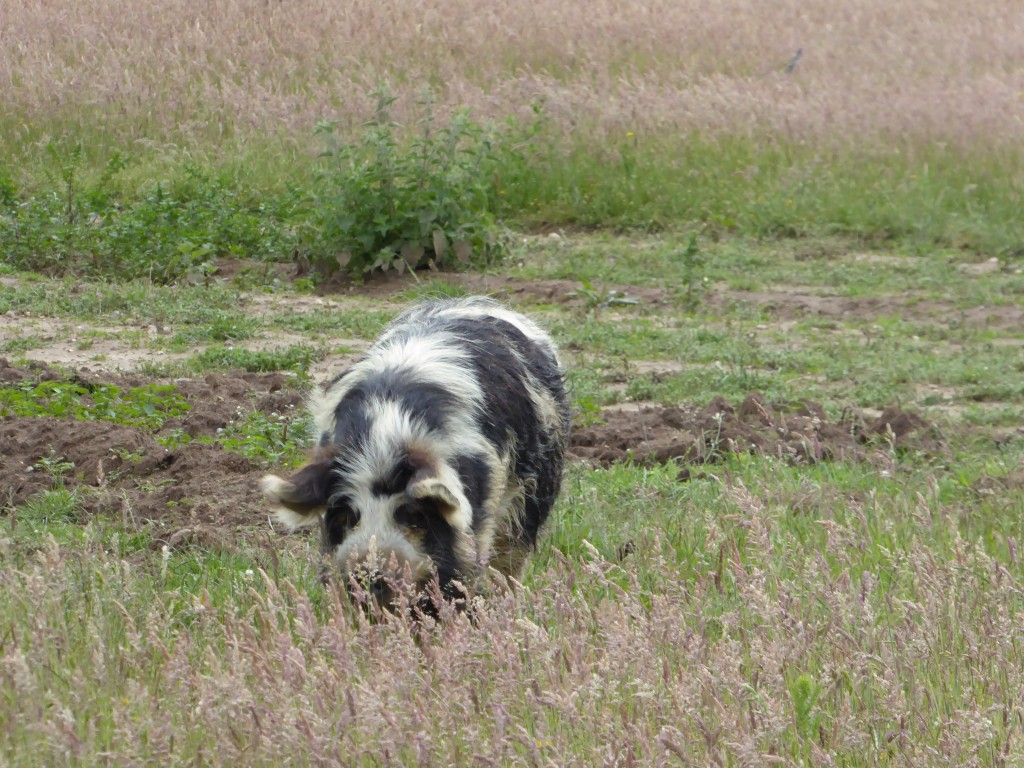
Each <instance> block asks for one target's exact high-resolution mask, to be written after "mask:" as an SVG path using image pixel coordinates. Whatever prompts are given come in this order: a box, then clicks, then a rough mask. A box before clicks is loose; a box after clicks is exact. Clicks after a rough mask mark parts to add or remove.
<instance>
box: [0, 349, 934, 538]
mask: <svg viewBox="0 0 1024 768" xmlns="http://www.w3.org/2000/svg"><path fill="white" fill-rule="evenodd" d="M57 376H58V373H57V372H55V371H54V370H52V369H50V368H47V367H46V366H43V365H33V366H31V367H18V366H12V365H9V364H8V363H7V362H6V361H3V360H0V385H6V386H11V385H17V384H21V383H32V382H37V381H40V380H43V379H52V378H56V377H57ZM75 379H76V381H77V382H78V383H81V384H85V385H95V384H100V383H111V384H116V385H118V386H121V387H131V386H138V385H141V384H145V383H147V382H149V381H150V380H148V379H146V378H144V377H142V376H132V375H128V376H114V375H111V374H106V373H96V372H92V371H89V370H80V371H78V373H77V374H76V376H75ZM175 384H176V387H177V389H178V391H179V392H180V393H181V395H182V396H183V397H184V398H185V399H186V400H187V401H188V403H189V405H190V411H189V413H188V414H187V415H185V416H183V417H180V418H176V419H171V420H168V421H167V422H166V423H165V424H164V425H163V427H162V428H161V429H160V430H159V431H158V432H157V433H156V434H150V433H148V432H146V431H144V430H141V429H135V428H130V427H124V426H118V425H115V424H111V423H109V422H102V421H76V420H72V419H61V418H52V417H36V418H28V417H16V416H5V417H2V418H0V490H2V492H3V498H0V505H3V506H7V507H8V508H9V507H10V506H11V505H18V504H21V503H23V502H24V501H25V500H26V499H28V498H29V497H30V496H31V495H32V494H34V493H37V492H39V491H42V490H46V489H48V488H52V487H54V486H55V485H56V484H58V483H64V484H65V485H66V486H67V487H70V488H75V489H77V490H79V491H81V496H82V499H83V504H84V505H85V509H86V512H87V513H90V514H93V513H99V512H101V511H102V512H103V513H104V514H106V515H108V516H114V517H119V518H121V519H123V520H124V521H125V522H126V523H128V524H130V525H135V524H143V523H146V522H152V523H155V524H156V525H157V527H158V528H159V529H160V530H162V531H164V532H165V533H164V534H163V535H162V536H161V538H160V541H162V542H166V543H169V544H170V545H172V546H173V545H177V544H186V543H194V542H196V541H200V542H203V543H206V544H208V543H210V542H217V543H222V544H223V543H227V542H228V541H229V540H230V539H232V538H233V537H234V536H236V535H238V534H239V533H240V532H241V531H243V530H245V529H249V530H252V528H253V527H254V526H256V525H258V524H259V523H260V522H261V521H263V520H265V519H266V516H267V512H268V510H267V507H266V504H265V502H264V501H263V499H262V497H261V494H260V492H259V489H258V480H259V478H260V476H261V475H262V474H264V472H266V471H267V470H266V468H265V467H261V466H259V465H258V464H256V463H254V462H252V461H250V460H248V459H246V458H244V457H242V456H239V455H237V454H234V453H231V452H229V451H227V450H225V449H223V448H221V447H220V446H219V445H216V444H208V443H209V441H207V442H206V443H204V442H203V441H202V438H213V437H215V436H216V435H217V430H218V429H222V428H223V427H225V426H227V425H228V423H229V422H231V421H232V420H235V419H236V418H237V417H238V415H239V411H240V410H241V412H242V413H243V414H244V413H248V412H252V411H254V410H255V411H262V412H266V413H268V414H269V413H273V412H278V413H280V412H283V411H285V410H286V409H289V408H300V407H302V393H301V392H298V391H296V390H295V389H294V388H293V387H291V386H290V380H289V378H288V377H287V376H286V375H283V374H252V373H234V374H209V375H207V376H205V377H203V378H200V379H195V380H179V381H177V382H175ZM602 416H603V419H604V423H602V424H595V425H590V426H585V427H579V428H577V429H576V430H575V433H574V435H573V443H572V447H571V451H570V455H571V456H572V457H573V458H575V459H578V460H586V461H589V462H593V463H595V464H600V465H608V464H611V463H612V462H615V461H625V460H632V461H636V462H641V463H649V462H663V461H667V460H670V459H678V460H681V461H683V462H689V463H702V462H707V461H714V460H717V459H719V458H721V457H722V456H724V455H725V454H726V453H729V452H740V451H756V452H760V453H764V454H770V455H778V456H781V457H784V458H786V459H789V460H792V461H795V462H817V461H826V460H830V459H842V458H851V459H861V458H864V457H866V456H867V455H868V454H869V453H870V452H871V451H874V450H877V449H878V448H879V447H883V448H885V447H888V448H890V449H892V448H895V449H897V450H898V449H903V448H906V449H910V450H923V451H930V452H940V451H942V450H943V449H944V446H943V443H942V440H941V436H940V435H939V434H938V432H937V430H935V428H934V427H932V426H931V425H930V424H929V423H927V422H926V421H924V420H923V419H922V418H920V417H918V416H915V415H913V414H911V413H908V412H905V411H902V410H900V409H899V408H898V407H891V408H888V409H886V410H885V411H884V412H883V413H882V414H881V415H880V416H878V417H877V418H874V419H868V418H865V417H863V416H861V415H857V414H850V415H848V416H847V417H846V418H844V419H842V420H840V421H838V422H830V421H829V420H828V419H827V418H826V415H825V413H824V411H823V409H822V408H821V406H820V405H817V404H815V403H809V402H800V403H788V404H779V403H768V402H766V401H765V400H764V399H763V398H762V397H761V396H760V395H756V394H754V395H750V396H749V397H747V399H746V400H744V401H743V402H742V403H740V404H739V405H737V406H733V405H732V404H730V403H728V402H726V401H725V400H724V399H722V398H715V399H714V400H712V401H711V403H709V404H708V405H707V406H705V407H703V408H697V407H694V408H658V407H645V408H642V409H640V410H631V411H627V410H607V411H605V412H603V414H602ZM173 430H178V431H180V432H184V433H187V434H188V435H190V436H191V437H192V440H191V441H190V442H188V443H186V444H183V445H180V446H179V447H175V448H166V447H164V446H163V445H161V444H160V442H159V441H158V438H159V437H160V436H162V435H167V434H170V433H171V431H173ZM58 457H59V458H62V459H63V460H64V461H66V462H71V463H73V465H74V466H73V468H72V469H70V470H69V471H68V472H66V473H65V475H64V476H63V478H55V477H54V476H52V475H51V474H50V473H48V472H47V471H46V469H45V467H44V466H43V465H42V464H41V463H40V462H41V460H44V459H49V458H58Z"/></svg>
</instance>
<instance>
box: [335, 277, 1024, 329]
mask: <svg viewBox="0 0 1024 768" xmlns="http://www.w3.org/2000/svg"><path fill="white" fill-rule="evenodd" d="M439 276H440V277H442V278H443V279H444V281H445V282H448V283H452V284H454V285H460V286H462V287H464V288H466V289H467V290H469V291H470V292H472V293H482V294H486V295H489V296H494V297H496V298H499V299H501V300H504V301H511V302H513V303H524V304H557V305H560V306H568V307H580V308H585V307H587V306H588V305H589V304H590V303H591V302H592V301H594V300H595V297H593V296H588V295H586V294H585V293H584V292H582V291H581V288H582V287H583V286H582V284H581V283H580V282H579V281H577V280H558V279H549V280H527V279H523V278H517V277H507V276H505V275H499V274H493V275H492V274H478V273H458V272H443V273H439ZM421 279H422V278H419V277H416V276H413V275H409V274H408V273H406V274H403V275H399V274H398V273H385V274H377V275H373V276H371V277H370V278H368V279H367V280H366V282H365V283H352V282H350V281H346V280H344V279H339V280H335V281H333V282H331V281H328V282H327V283H325V284H323V285H321V286H320V290H321V291H322V292H323V293H324V294H326V295H336V294H343V293H352V292H354V291H358V293H359V294H360V295H361V296H373V297H376V298H380V299H390V298H393V297H394V295H395V294H396V293H399V292H401V291H404V290H409V289H411V288H414V287H416V286H417V284H418V281H419V280H421ZM594 289H595V290H596V291H597V297H596V300H598V301H600V300H601V299H611V300H612V303H614V301H615V300H616V299H625V300H627V301H635V302H636V303H637V304H638V305H639V306H640V307H647V308H655V309H656V308H658V307H666V306H674V305H676V304H678V303H679V301H680V297H679V291H678V290H676V289H670V288H665V287H662V286H648V285H616V284H611V283H609V284H602V285H599V286H594ZM701 303H702V304H703V305H704V306H706V307H709V308H711V309H716V308H720V309H722V310H723V312H724V311H728V310H729V309H730V308H732V307H734V306H736V305H738V304H749V305H753V306H756V307H759V308H763V309H765V310H767V311H768V312H770V313H771V315H772V317H773V318H774V319H775V320H778V321H782V322H788V321H795V320H801V319H805V318H807V317H815V316H818V317H826V318H833V319H835V320H845V321H856V320H867V321H872V320H876V319H878V318H882V317H893V316H897V317H902V318H905V319H907V320H910V321H912V322H920V323H942V324H944V325H945V324H950V323H953V324H958V325H962V326H964V327H969V328H987V329H994V330H1005V329H1017V328H1020V327H1021V326H1022V325H1024V308H1022V307H1020V306H1018V305H1016V304H1003V305H993V306H978V307H969V308H966V309H961V308H958V307H957V306H955V305H954V304H953V303H952V302H949V301H942V300H938V299H930V298H925V297H924V296H923V295H920V296H912V295H911V296H908V295H906V294H901V295H894V296H835V295H828V294H827V293H824V292H823V291H822V289H821V288H810V287H801V286H772V287H770V288H769V289H767V290H763V291H735V290H730V289H725V288H718V287H713V288H709V289H708V290H707V291H706V292H704V293H702V294H701Z"/></svg>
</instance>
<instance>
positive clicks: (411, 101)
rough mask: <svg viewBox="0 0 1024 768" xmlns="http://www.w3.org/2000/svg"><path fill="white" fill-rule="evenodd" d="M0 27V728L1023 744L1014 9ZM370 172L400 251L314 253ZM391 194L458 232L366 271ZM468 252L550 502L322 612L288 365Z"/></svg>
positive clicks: (88, 747) (402, 239)
mask: <svg viewBox="0 0 1024 768" xmlns="http://www.w3.org/2000/svg"><path fill="white" fill-rule="evenodd" d="M0 39H2V40H3V42H4V44H3V45H2V46H0V95H2V97H3V100H4V104H5V109H4V111H3V114H2V115H0V765H4V766H8V765H9V766H12V767H15V766H18V767H20V766H36V765H69V766H101V765H160V766H164V765H183V766H184V765H189V766H200V765H203V766H220V765H246V766H248V765H253V766H279V765H298V766H306V765H360V766H378V765H446V764H448V765H474V766H476V765H480V766H488V765H521V764H526V765H538V766H539V765H545V766H563V765H565V766H569V765H578V766H593V765H608V766H629V765H638V766H639V765H677V764H678V765H695V766H707V765H717V766H740V765H815V766H824V765H835V766H889V765H891V766H897V765H900V766H903V765H907V766H910V765H913V766H920V765H935V766H938V765H969V766H1014V765H1024V710H1022V702H1024V658H1022V648H1024V634H1022V630H1021V627H1022V626H1024V592H1022V585H1024V562H1022V558H1021V552H1020V546H1021V542H1022V540H1024V428H1022V424H1024V274H1022V269H1024V262H1022V260H1021V254H1022V253H1024V251H1022V249H1021V243H1022V242H1024V231H1022V224H1021V221H1022V220H1021V217H1020V215H1019V211H1020V210H1021V208H1022V203H1024V201H1022V200H1021V193H1020V190H1021V188H1022V173H1024V166H1022V164H1021V155H1020V150H1019V147H1020V146H1021V144H1020V139H1021V128H1020V120H1021V114H1022V109H1024V98H1022V96H1021V94H1022V93H1024V79H1022V74H1021V70H1020V66H1019V62H1020V60H1021V41H1022V40H1024V17H1022V16H1021V14H1020V13H1019V12H1018V10H1017V8H1016V5H1015V4H1014V3H1011V2H1009V0H1006V1H1002V0H986V2H983V3H976V4H974V5H971V6H965V5H963V4H955V3H952V2H949V1H948V0H935V2H930V3H927V4H924V5H920V4H918V5H914V4H901V5H900V7H898V8H895V7H891V4H884V3H881V2H877V0H864V1H863V2H858V3H854V4H839V3H835V2H825V1H824V0H809V1H807V0H805V2H801V3H799V4H797V3H790V2H770V3H756V4H755V3H743V2H730V3H726V4H719V5H715V6H710V5H708V4H701V3H695V2H682V3H668V2H651V3H632V4H623V3H618V4H615V3H608V2H604V1H603V0H599V1H598V2H595V3H586V4H584V3H577V2H571V1H570V0H564V1H563V2H561V3H554V4H548V5H545V6H543V7H542V6H540V5H538V4H536V3H528V2H521V1H514V2H511V3H504V4H500V5H499V4H494V5H486V4H485V5H483V6H481V5H479V4H475V5H468V4H465V3H457V4H454V5H453V4H451V3H448V4H444V5H442V4H440V3H436V2H433V0H425V1H424V2H421V3H417V4H413V5H409V4H399V3H394V2H383V3H362V2H357V3H355V4H348V5H344V4H341V5H339V4H336V3H335V4H331V3H323V2H318V1H317V0H298V2H292V3H288V4H283V5H282V4H275V3H263V4H255V5H254V4H250V3H241V2H237V0H228V2H222V3H219V4H217V5H216V7H213V6H209V4H203V3H199V2H196V1H195V0H177V2H174V3H171V4H163V5H160V6H159V7H157V6H153V7H152V8H150V7H149V6H147V5H145V4H137V3H126V2H123V0H121V1H118V0H88V2H83V3H78V4H73V5H70V6H67V7H64V6H62V5H60V4H54V3H26V2H23V3H8V6H7V7H5V8H4V10H3V12H2V14H0ZM798 51H800V54H799V56H798V55H797V52H798ZM383 83H386V84H387V92H388V93H389V94H391V95H393V96H394V97H395V101H394V102H393V103H392V104H390V106H389V109H390V114H391V118H392V119H393V121H394V122H393V124H390V123H389V124H387V125H385V124H383V123H380V122H378V123H373V122H372V121H373V120H374V119H375V118H374V104H375V103H378V100H379V98H380V97H381V86H382V84H383ZM428 89H429V93H430V97H429V99H426V98H425V96H424V94H426V93H427V90H428ZM427 102H429V103H427ZM463 108H468V109H469V110H470V111H469V116H468V117H460V115H459V110H461V109H463ZM379 114H380V113H379V112H378V117H379ZM460 120H462V121H463V122H459V121H460ZM325 121H329V122H330V124H331V128H330V130H329V131H326V130H325V125H326V123H325ZM367 121H371V122H370V124H367ZM318 125H320V126H321V130H320V132H319V133H317V134H315V135H314V129H315V128H316V126H318ZM331 142H333V145H332V144H331ZM446 142H448V144H446ZM325 146H334V148H335V149H334V154H333V155H331V156H330V157H326V158H325V157H319V158H318V153H319V152H320V151H321V150H322V149H324V148H325ZM345 147H349V148H351V149H345ZM449 150H450V151H449ZM346 152H350V153H351V154H345V153H346ZM360 152H364V153H365V154H363V155H360ZM446 152H447V153H448V154H446ZM360 158H362V159H363V160H366V159H367V158H371V159H376V162H370V161H367V162H365V163H364V164H363V165H359V163H358V162H357V160H359V159H360ZM423 158H429V159H431V163H434V164H436V163H441V162H442V160H444V159H445V158H447V163H448V166H447V167H448V169H449V171H450V172H449V173H447V174H443V175H441V176H437V175H431V174H427V173H426V171H425V170H424V169H425V167H426V166H427V165H430V164H431V163H427V162H426V161H423V162H420V160H422V159H423ZM396 168H405V169H408V172H409V174H410V176H409V179H410V180H411V181H410V183H409V185H408V187H407V188H405V189H404V192H403V194H405V195H406V197H404V198H403V197H401V196H400V195H395V196H390V197H388V196H385V195H383V193H382V191H381V190H382V189H386V188H387V187H388V185H389V184H390V183H391V181H393V180H395V179H399V175H396V174H395V173H394V169H396ZM382 169H383V170H382ZM388 169H390V171H388ZM385 171H387V172H385ZM389 173H390V175H389ZM403 179H404V177H403ZM353 190H354V192H353ZM423 190H427V192H423ZM353 194H355V196H354V197H353ZM434 195H442V196H444V195H449V196H451V197H457V198H459V199H460V200H462V201H464V202H465V201H469V202H466V204H465V205H464V206H462V207H459V206H454V207H453V206H452V205H449V203H445V205H441V204H440V203H437V200H436V198H435V197H434ZM427 198H430V201H431V202H429V203H428V202H425V201H427ZM377 200H381V201H383V202H382V203H381V204H380V208H381V210H384V209H387V210H388V212H389V213H390V214H391V218H392V219H393V220H395V221H397V220H399V219H401V220H402V221H404V222H405V223H404V224H402V226H401V227H400V226H397V225H395V226H394V228H393V230H389V233H383V234H382V232H375V233H374V237H376V238H378V239H376V240H373V243H374V245H373V246H372V248H374V249H377V250H376V251H374V252H373V253H371V254H370V257H369V258H370V261H372V259H373V258H376V259H377V263H378V266H379V267H380V266H387V267H391V266H396V263H392V261H391V260H392V259H393V258H394V259H395V260H396V262H404V263H402V264H401V266H403V270H402V273H401V274H396V273H395V272H394V271H389V272H388V273H387V274H384V275H380V274H376V275H372V276H368V277H367V279H366V280H365V282H351V281H346V280H344V279H340V278H338V277H337V276H330V275H324V274H321V273H320V272H318V271H317V268H318V265H320V266H321V267H322V264H323V263H324V260H325V259H326V261H327V262H329V263H334V262H336V257H338V256H341V255H345V256H346V257H348V256H349V255H350V254H349V250H350V249H351V247H352V246H351V242H353V241H355V240H358V239H359V238H360V237H363V236H368V231H369V229H371V228H373V227H380V228H381V230H383V229H384V228H386V226H385V225H387V226H392V225H393V224H394V221H385V220H383V219H382V220H376V221H374V220H371V221H369V223H367V221H361V220H356V219H351V220H350V219H347V218H346V217H345V216H344V215H339V211H340V213H341V214H344V213H345V212H347V211H349V208H348V207H346V206H349V205H354V204H355V203H361V204H365V207H367V208H370V209H373V208H374V207H375V201H377ZM396 201H397V202H396ZM449 202H450V201H449ZM470 202H471V203H472V204H470ZM392 204H394V207H393V208H389V206H392ZM402 206H407V207H402ZM430 206H433V207H430ZM427 208H430V211H429V213H430V216H431V217H433V218H429V219H424V220H425V221H429V224H430V226H429V227H427V228H426V229H425V230H424V231H423V235H424V237H425V238H426V242H427V245H428V248H429V247H435V248H436V247H437V246H436V243H437V242H438V241H437V240H435V235H434V232H435V231H436V230H440V231H442V232H443V234H444V240H443V243H442V245H443V248H441V249H440V250H447V251H450V252H452V253H454V252H456V251H457V250H458V249H459V248H462V247H463V246H464V247H466V248H470V247H471V248H472V250H473V256H472V258H471V262H472V264H473V268H472V269H470V270H467V271H463V272H444V273H435V272H428V271H425V270H419V271H415V272H413V273H410V271H409V270H407V269H405V268H404V267H405V266H407V265H408V260H409V259H418V258H425V256H424V251H423V250H422V244H418V242H417V241H416V240H415V235H414V234H412V235H410V234H409V232H411V231H412V230H410V229H408V228H405V229H403V228H402V227H407V224H408V220H415V219H416V217H417V216H419V215H420V214H422V213H423V212H424V211H425V210H426V209H427ZM371 213H372V211H371ZM403 217H405V218H403ZM410 217H411V219H410ZM460 217H462V218H460ZM385 218H386V217H385ZM328 232H329V233H333V234H331V237H328V236H327V235H326V234H325V233H328ZM394 233H397V234H394ZM388 237H390V238H391V239H390V240H388V239H387V238H388ZM346 238H348V239H346ZM380 238H384V239H380ZM417 248H420V250H416V249H417ZM460 253H461V252H460ZM380 254H384V255H385V256H386V257H387V258H384V256H381V255H380ZM434 256H436V257H438V258H440V256H439V255H438V252H437V251H435V252H434ZM353 258H356V257H353ZM342 261H344V259H342ZM370 261H367V262H366V263H367V264H369V263H370ZM311 267H312V271H307V270H309V268H311ZM470 293H486V294H490V295H494V296H497V297H499V298H501V299H503V300H506V301H508V302H510V303H511V304H512V305H514V306H515V307H517V308H518V309H521V310H522V311H524V312H527V313H529V314H531V315H532V316H534V317H536V318H537V319H538V320H539V321H540V322H542V323H543V324H544V325H546V326H547V327H548V328H550V329H551V331H552V334H553V335H554V337H555V338H556V340H557V342H558V343H559V345H560V346H561V348H562V350H563V353H564V356H565V359H566V362H567V365H568V368H569V381H570V384H571V393H572V399H573V406H574V412H575V417H574V438H573V445H572V447H571V450H570V461H569V464H568V467H567V470H566V478H565V483H564V490H563V494H562V496H561V498H560V500H559V502H558V505H557V507H556V509H555V512H554V515H553V519H552V520H551V522H550V524H549V525H548V527H547V528H546V530H545V532H544V535H543V537H542V540H541V544H540V546H539V548H538V551H537V552H536V553H535V555H534V556H533V558H532V559H531V561H530V563H529V565H528V569H527V572H526V576H525V578H524V581H523V583H522V584H514V585H512V586H511V588H510V589H508V590H504V591H503V590H501V589H497V588H495V589H494V590H493V591H492V592H491V593H489V594H487V595H486V596H481V598H480V599H479V600H478V602H477V604H476V606H475V610H474V611H473V614H472V617H470V616H468V615H467V614H451V615H448V614H445V615H442V616H441V617H440V620H439V621H437V622H433V623H432V622H426V623H424V624H419V625H412V624H410V623H409V622H408V621H407V620H406V619H405V618H404V617H401V616H381V617H377V620H371V619H370V618H369V617H368V616H367V615H365V614H364V613H363V612H362V611H360V610H358V609H356V608H354V607H353V606H352V605H350V604H349V601H348V599H347V598H346V596H345V595H343V594H339V593H336V592H335V591H334V590H332V589H330V588H328V587H325V586H324V584H322V583H321V581H320V579H319V572H318V563H317V549H318V546H319V542H318V541H315V540H314V539H313V538H311V537H309V536H304V535H284V534H282V533H281V532H280V531H275V530H273V527H272V525H271V524H270V522H269V520H268V510H267V508H266V505H265V504H264V503H263V501H262V500H261V498H260V496H259V492H258V487H257V481H258V478H259V477H260V476H261V475H262V474H263V473H265V472H266V471H268V470H270V469H273V470H275V471H283V470H285V469H287V468H289V467H293V466H296V465H297V464H299V463H301V461H302V459H303V455H304V450H305V448H306V445H307V433H308V423H307V420H306V418H305V416H304V414H303V412H302V403H303V394H304V392H305V391H306V389H307V388H308V386H309V385H310V383H311V382H313V381H322V380H324V379H325V378H327V377H328V376H330V375H331V374H332V373H335V372H337V371H338V370H339V369H340V368H342V367H344V365H345V364H347V363H348V362H350V361H351V360H353V359H355V358H356V357H357V356H358V355H359V354H360V352H361V351H362V350H363V349H364V348H365V347H366V345H367V344H368V343H369V342H370V341H372V339H373V338H374V337H375V336H376V335H377V334H378V333H379V331H380V329H381V328H382V327H383V326H384V324H385V323H386V322H387V321H388V320H389V319H390V318H391V317H393V316H394V315H395V314H396V313H398V312H399V311H400V310H401V309H402V308H404V307H406V306H408V305H409V304H410V303H411V302H414V301H416V300H418V299H421V298H423V297H425V296H428V295H434V294H447V295H463V294H470Z"/></svg>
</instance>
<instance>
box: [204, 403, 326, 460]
mask: <svg viewBox="0 0 1024 768" xmlns="http://www.w3.org/2000/svg"><path fill="white" fill-rule="evenodd" d="M238 416H239V418H238V419H236V420H235V421H232V422H231V423H230V424H228V426H226V427H225V428H224V429H223V431H222V432H221V433H220V434H219V435H218V437H217V442H218V443H220V445H221V446H222V447H224V448H226V449H227V450H229V451H234V452H235V453H240V454H241V455H243V456H245V457H246V458H248V459H251V460H253V461H256V462H259V463H261V464H264V465H267V466H270V465H273V464H297V463H298V462H300V461H301V459H302V457H303V455H304V450H303V449H304V447H305V445H306V437H307V435H308V434H309V431H310V429H311V424H310V421H309V419H308V417H307V416H306V414H305V412H304V411H299V412H295V411H294V410H292V411H289V412H286V413H276V412H275V413H269V414H267V413H263V412H262V411H255V412H253V413H250V414H248V415H242V414H241V412H239V414H238Z"/></svg>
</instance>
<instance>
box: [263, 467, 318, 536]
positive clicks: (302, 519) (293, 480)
mask: <svg viewBox="0 0 1024 768" xmlns="http://www.w3.org/2000/svg"><path fill="white" fill-rule="evenodd" d="M332 466H333V465H332V462H331V459H330V457H329V456H327V457H324V458H322V459H319V460H317V461H314V462H312V463H310V464H307V465H306V466H305V467H303V468H302V469H300V470H299V471H298V472H296V473H295V474H294V475H292V476H291V477H290V478H288V479H287V480H286V479H284V478H283V477H278V476H277V475H264V477H263V479H262V480H260V487H261V488H262V489H263V493H264V495H265V496H266V497H267V499H269V500H270V501H271V502H272V503H274V504H277V505H278V506H279V509H278V510H277V512H276V513H275V515H274V516H275V517H276V518H277V520H278V522H280V523H283V524H284V525H286V526H288V527H289V528H303V527H305V526H308V525H314V524H315V523H316V522H317V520H318V519H319V517H320V515H321V514H323V512H324V510H325V509H326V507H327V495H328V490H329V488H330V476H331V467H332Z"/></svg>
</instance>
